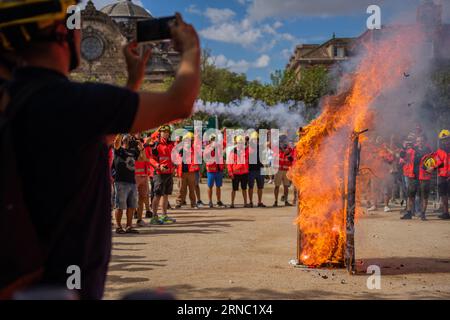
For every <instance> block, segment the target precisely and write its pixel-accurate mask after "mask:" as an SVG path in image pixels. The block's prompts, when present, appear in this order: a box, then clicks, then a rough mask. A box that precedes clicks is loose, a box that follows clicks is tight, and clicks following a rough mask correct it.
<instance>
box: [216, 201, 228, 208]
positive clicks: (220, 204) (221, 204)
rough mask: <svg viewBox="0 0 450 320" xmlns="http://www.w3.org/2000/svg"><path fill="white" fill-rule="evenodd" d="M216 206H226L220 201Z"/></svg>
mask: <svg viewBox="0 0 450 320" xmlns="http://www.w3.org/2000/svg"><path fill="white" fill-rule="evenodd" d="M217 206H218V207H220V208H226V207H227V206H226V205H224V204H223V202H222V201H219V202H217Z"/></svg>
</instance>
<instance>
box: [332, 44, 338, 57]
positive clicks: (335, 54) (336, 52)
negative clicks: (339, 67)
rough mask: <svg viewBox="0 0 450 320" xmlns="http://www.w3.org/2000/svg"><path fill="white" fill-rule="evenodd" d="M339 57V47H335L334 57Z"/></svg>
mask: <svg viewBox="0 0 450 320" xmlns="http://www.w3.org/2000/svg"><path fill="white" fill-rule="evenodd" d="M337 56H338V47H336V46H333V57H335V58H336V57H337Z"/></svg>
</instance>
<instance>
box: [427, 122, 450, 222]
mask: <svg viewBox="0 0 450 320" xmlns="http://www.w3.org/2000/svg"><path fill="white" fill-rule="evenodd" d="M439 143H440V148H439V149H438V150H437V151H436V153H435V157H434V159H435V162H436V163H435V166H434V167H433V168H430V170H429V172H431V171H433V170H435V169H437V171H438V189H439V196H440V197H441V201H442V211H443V212H442V214H440V215H439V216H438V217H439V218H440V219H445V220H447V219H450V214H449V212H448V197H449V194H450V131H449V130H442V131H441V133H440V134H439Z"/></svg>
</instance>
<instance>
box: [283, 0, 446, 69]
mask: <svg viewBox="0 0 450 320" xmlns="http://www.w3.org/2000/svg"><path fill="white" fill-rule="evenodd" d="M442 11H443V10H442V4H437V3H435V2H433V1H432V0H423V1H422V3H421V5H419V6H418V8H417V17H416V22H415V24H410V25H388V26H383V27H382V28H381V29H380V30H366V31H365V32H364V33H363V34H361V35H360V36H359V37H356V38H336V37H335V36H334V35H333V38H332V39H330V40H328V41H326V42H325V43H323V44H321V45H319V44H303V45H298V46H297V47H296V48H295V51H294V54H293V55H292V56H291V58H290V59H289V62H288V64H287V65H286V69H287V70H293V71H294V72H295V73H296V74H297V76H298V77H301V74H302V70H304V69H305V68H309V67H312V66H316V65H322V66H325V67H327V68H331V67H332V66H334V65H336V64H337V63H339V62H342V61H345V60H347V59H348V58H349V57H351V56H352V55H354V54H355V53H356V52H357V51H358V48H359V46H360V45H361V44H364V43H367V42H372V41H378V40H380V39H383V37H386V36H389V35H390V34H391V33H392V32H397V31H398V30H399V29H403V30H402V32H408V30H410V29H411V28H413V27H415V26H417V24H419V25H421V26H422V29H423V30H424V31H425V33H426V37H427V44H428V47H429V49H430V50H429V51H428V54H427V55H428V57H427V58H430V59H433V60H434V61H435V62H436V65H442V64H448V63H449V61H450V24H445V23H443V20H442ZM424 58H426V57H424Z"/></svg>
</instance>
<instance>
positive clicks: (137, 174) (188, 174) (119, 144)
mask: <svg viewBox="0 0 450 320" xmlns="http://www.w3.org/2000/svg"><path fill="white" fill-rule="evenodd" d="M171 135H172V128H171V127H170V126H169V125H163V126H160V127H159V128H158V130H156V131H155V132H153V133H152V134H149V136H146V135H141V134H135V135H126V136H122V135H117V136H116V138H115V141H114V143H113V145H112V146H111V147H110V154H109V157H110V164H111V179H112V181H113V192H112V194H113V199H112V204H113V207H114V208H115V218H116V227H117V228H116V233H118V234H123V233H138V231H137V230H136V229H135V228H133V225H132V219H133V217H134V216H135V217H136V218H137V222H136V226H138V227H144V226H146V225H147V223H146V222H145V221H144V219H145V218H148V219H149V222H148V223H149V224H152V225H161V224H172V223H174V222H176V220H175V219H174V218H172V217H171V216H169V214H168V210H169V209H172V210H173V209H180V208H182V207H183V206H190V208H191V209H199V208H200V207H203V206H207V207H209V208H214V207H217V208H227V207H228V208H235V202H236V195H237V193H238V191H239V190H241V192H242V198H243V206H244V208H252V207H260V208H264V207H266V205H265V204H264V203H263V201H262V196H263V190H264V185H265V183H266V180H268V182H269V183H274V185H275V188H274V199H275V200H274V203H273V206H274V207H277V206H278V198H279V189H280V187H281V186H283V195H282V197H281V201H283V202H284V205H285V206H292V204H291V203H290V202H289V199H288V198H289V187H290V185H291V181H290V180H289V179H288V178H287V171H288V170H289V168H290V167H291V165H292V163H293V161H294V156H295V155H294V148H293V147H292V144H291V143H289V141H288V138H287V136H285V135H283V136H281V137H280V143H279V145H278V146H277V147H278V148H276V149H275V150H276V151H275V153H274V151H273V150H272V148H270V142H269V143H268V148H263V150H260V148H261V147H260V143H259V137H258V133H257V132H256V131H254V132H252V133H251V134H250V135H248V136H245V135H237V136H235V137H234V141H233V142H234V144H233V145H232V146H231V148H229V149H228V150H226V151H224V149H226V148H225V146H226V143H225V140H223V139H222V140H219V139H218V137H217V136H216V135H211V136H210V137H209V139H208V141H207V143H205V145H203V146H201V150H200V153H201V154H200V157H199V158H196V155H198V152H197V150H195V147H194V146H195V142H194V134H193V133H192V132H187V133H185V134H184V135H183V136H181V137H179V138H178V139H177V140H176V141H171V140H170V137H171ZM250 141H253V142H254V143H250ZM175 148H177V149H176V150H174V149H175ZM240 151H241V152H240ZM216 152H217V154H216ZM173 154H175V157H174V156H173ZM251 155H253V156H254V157H255V160H254V161H251V157H252V156H251ZM262 158H265V159H262ZM199 159H200V160H199ZM203 159H204V160H203ZM274 164H278V165H274ZM273 167H275V168H277V169H278V170H273V169H274V168H273ZM265 169H267V170H266V171H265ZM204 171H206V172H205V173H206V174H205V175H206V180H207V183H206V185H207V196H208V204H207V205H206V204H205V203H203V201H202V198H201V196H202V193H201V187H200V181H201V178H202V176H203V173H204ZM266 173H267V174H266ZM226 176H228V177H229V179H230V180H231V186H232V188H231V189H232V191H231V203H230V204H228V205H226V204H224V202H223V201H222V186H223V181H224V177H226ZM174 179H176V183H177V186H178V194H177V196H176V204H175V206H174V207H172V206H171V205H170V203H169V196H170V195H172V193H173V191H174ZM255 186H256V189H257V190H256V197H254V189H255ZM214 188H215V196H216V204H214V202H213V191H214ZM187 197H189V200H188V201H189V203H187ZM255 198H256V199H255ZM254 199H255V200H256V201H254ZM144 209H145V210H146V211H145V215H144ZM160 209H161V214H159V210H160ZM124 211H125V212H126V217H127V221H126V226H125V227H124V226H123V225H122V215H123V212H124Z"/></svg>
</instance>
